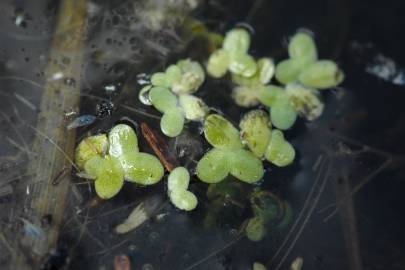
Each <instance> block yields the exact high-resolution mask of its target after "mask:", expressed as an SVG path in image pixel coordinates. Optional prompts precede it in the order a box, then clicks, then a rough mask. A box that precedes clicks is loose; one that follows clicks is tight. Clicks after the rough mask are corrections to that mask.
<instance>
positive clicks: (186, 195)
mask: <svg viewBox="0 0 405 270" xmlns="http://www.w3.org/2000/svg"><path fill="white" fill-rule="evenodd" d="M189 183H190V173H189V172H188V170H187V169H186V168H184V167H177V168H175V169H174V170H173V171H171V172H170V175H169V177H168V179H167V190H168V195H169V198H170V201H171V202H172V203H173V204H174V206H176V207H177V208H179V209H181V210H185V211H191V210H193V209H195V208H196V206H197V203H198V200H197V197H196V196H195V195H194V194H193V193H191V192H190V191H188V190H187V188H188V185H189Z"/></svg>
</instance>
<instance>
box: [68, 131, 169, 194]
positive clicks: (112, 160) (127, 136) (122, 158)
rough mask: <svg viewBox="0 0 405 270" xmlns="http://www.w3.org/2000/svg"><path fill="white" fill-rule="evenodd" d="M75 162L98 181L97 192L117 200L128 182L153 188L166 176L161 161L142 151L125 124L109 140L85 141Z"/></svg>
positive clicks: (133, 132) (97, 136) (109, 135)
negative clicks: (118, 194)
mask: <svg viewBox="0 0 405 270" xmlns="http://www.w3.org/2000/svg"><path fill="white" fill-rule="evenodd" d="M75 160H76V163H77V165H78V167H79V168H80V169H82V170H84V172H85V173H86V175H88V177H89V178H91V179H95V188H96V193H97V195H98V196H99V197H100V198H102V199H109V198H112V197H114V196H115V195H116V194H117V193H118V192H119V191H120V190H121V188H122V186H123V184H124V179H125V180H126V181H128V182H133V183H137V184H140V185H152V184H155V183H157V182H159V181H160V180H161V179H162V177H163V174H164V169H163V166H162V164H161V163H160V161H159V159H157V158H156V157H155V156H153V155H151V154H148V153H142V152H140V151H139V148H138V138H137V136H136V134H135V131H134V130H133V129H132V128H131V127H130V126H128V125H125V124H119V125H116V126H115V127H113V128H112V129H111V131H110V132H109V134H108V137H107V135H106V134H101V135H95V136H90V137H87V138H85V139H83V140H82V141H81V142H80V143H79V145H78V147H77V148H76V157H75Z"/></svg>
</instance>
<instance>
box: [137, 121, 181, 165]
mask: <svg viewBox="0 0 405 270" xmlns="http://www.w3.org/2000/svg"><path fill="white" fill-rule="evenodd" d="M141 131H142V135H143V136H144V137H145V139H146V141H147V142H148V144H149V145H150V147H151V148H152V149H153V151H154V152H155V154H156V155H157V156H158V158H159V159H160V161H161V162H162V163H163V165H164V166H165V168H166V170H168V171H169V172H171V171H172V170H173V169H174V168H176V167H177V166H178V165H179V164H178V161H177V159H176V157H175V156H174V155H172V154H171V153H170V150H169V147H168V146H167V144H166V142H165V141H164V140H163V139H162V137H160V136H159V134H157V132H156V131H154V130H153V129H151V128H150V127H149V126H148V124H146V123H144V122H142V123H141Z"/></svg>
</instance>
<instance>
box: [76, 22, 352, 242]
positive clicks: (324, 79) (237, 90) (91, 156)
mask: <svg viewBox="0 0 405 270" xmlns="http://www.w3.org/2000/svg"><path fill="white" fill-rule="evenodd" d="M218 47H219V46H215V48H218ZM249 47H250V34H249V32H247V31H246V30H245V29H242V28H236V29H233V30H231V31H229V32H228V33H226V35H225V38H224V39H223V43H222V47H221V48H219V49H216V50H215V51H213V53H212V54H211V55H210V57H209V59H208V61H207V66H206V71H207V73H208V74H209V75H210V76H212V77H214V78H221V77H224V76H225V75H226V74H228V73H229V74H230V78H231V79H232V82H233V83H234V84H235V87H234V89H233V93H232V97H233V99H234V100H235V102H236V103H237V104H238V105H240V106H243V107H253V106H256V105H259V104H262V105H264V106H266V107H268V108H269V113H268V112H266V111H264V110H259V109H256V110H252V111H250V112H247V113H246V114H245V115H244V116H243V118H242V119H241V121H240V123H239V130H238V129H237V128H236V127H235V126H234V125H233V124H232V123H231V122H229V121H228V120H227V119H225V118H224V117H223V116H221V115H219V114H208V112H209V109H208V106H207V105H206V104H205V103H204V101H203V100H202V99H201V98H199V97H197V96H195V95H193V94H194V93H195V92H196V91H198V89H199V88H200V87H201V85H202V84H203V83H204V80H205V71H204V69H203V68H202V66H201V65H200V64H199V63H198V62H195V61H192V60H190V59H185V60H180V61H178V62H177V63H176V64H173V65H170V66H168V67H167V68H166V70H165V71H164V72H157V73H155V74H153V75H152V76H151V80H150V84H149V85H147V86H145V87H144V88H142V89H141V91H140V92H139V100H140V101H141V102H142V103H143V104H145V105H149V106H150V105H151V106H153V107H154V108H155V109H157V110H158V111H160V112H161V113H162V114H163V115H162V117H161V120H160V127H161V130H162V132H163V133H164V134H165V135H166V136H169V137H176V136H178V135H179V134H180V133H181V132H182V130H183V127H184V124H185V121H186V120H190V121H201V122H202V123H203V130H204V136H205V139H206V140H207V141H208V143H209V144H210V145H211V146H212V149H211V150H209V151H208V152H207V153H205V155H204V156H203V157H202V158H201V159H200V160H199V161H198V163H197V166H196V175H197V177H198V178H199V179H200V180H201V181H203V182H206V183H209V184H214V183H219V182H221V181H222V180H224V179H225V178H227V177H228V176H229V175H232V176H233V177H235V178H236V179H239V180H240V181H242V182H245V183H249V184H252V183H256V182H258V181H259V180H261V179H262V177H263V175H264V167H263V163H262V160H268V161H269V162H271V163H272V164H274V165H275V166H278V167H284V166H288V165H290V164H291V163H292V162H293V161H294V158H295V150H294V148H293V146H292V145H291V144H290V143H289V142H288V141H287V140H286V139H285V138H284V135H283V132H282V131H281V130H286V129H289V128H291V127H292V126H293V124H294V123H295V121H296V119H297V116H298V115H299V116H301V117H304V118H306V119H307V120H309V121H313V120H315V119H317V118H318V117H319V116H320V115H321V114H322V112H323V108H324V104H323V103H322V101H321V98H320V92H319V89H326V88H331V87H336V86H338V85H339V84H340V83H341V82H342V81H343V79H344V75H343V73H342V71H341V70H340V69H339V68H338V66H337V65H336V63H334V62H333V61H330V60H319V59H318V52H317V48H316V45H315V42H314V39H313V38H312V36H311V35H310V34H308V33H306V32H298V33H297V34H295V35H294V36H293V37H292V38H291V40H290V42H289V45H288V54H289V58H288V59H286V60H283V61H281V62H280V63H278V64H277V65H275V63H274V61H273V60H272V59H271V58H268V57H262V58H259V59H255V58H254V57H253V56H251V55H250V54H249ZM273 77H275V78H276V79H277V81H278V82H279V84H280V85H279V86H278V85H275V84H271V80H272V78H273ZM76 163H77V166H78V167H79V168H80V169H82V170H84V172H85V174H86V175H87V177H89V178H91V179H95V189H96V192H97V194H98V195H99V196H100V197H101V198H103V199H108V198H111V197H113V196H114V195H116V194H117V193H118V192H119V190H120V189H121V188H122V186H123V184H124V180H127V181H129V182H133V183H137V184H141V185H152V184H155V183H157V182H159V181H160V180H161V178H162V177H163V175H164V168H163V166H162V164H161V163H160V161H159V159H157V158H156V157H155V156H153V155H151V154H147V153H142V152H140V151H139V146H138V139H137V136H136V133H135V131H134V130H133V129H132V128H131V127H130V126H128V125H124V124H119V125H116V126H115V127H113V128H112V129H111V131H110V132H109V134H108V136H107V134H101V135H96V136H90V137H88V138H85V139H84V140H82V141H81V142H80V144H79V145H78V146H77V149H76ZM189 182H190V174H189V172H188V170H187V169H186V168H184V167H177V168H176V169H174V170H173V171H172V172H171V173H170V175H169V177H168V196H169V198H170V200H171V202H172V203H173V205H175V206H176V207H177V208H179V209H182V210H186V211H191V210H193V209H195V208H196V206H197V203H198V200H197V198H196V196H195V195H194V194H193V193H192V192H190V191H189V190H188V186H189ZM251 205H252V210H253V213H254V216H253V217H252V218H251V219H250V220H249V222H248V224H247V227H246V234H247V236H248V238H249V239H251V240H253V241H259V240H261V239H262V238H263V237H264V236H265V234H266V230H267V227H268V226H267V225H268V224H270V223H271V222H272V221H273V220H275V219H277V218H278V217H279V216H280V211H279V209H278V208H277V203H276V202H275V201H274V198H273V197H271V196H269V195H268V193H265V192H263V191H257V192H254V193H253V195H252V197H251Z"/></svg>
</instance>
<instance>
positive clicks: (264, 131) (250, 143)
mask: <svg viewBox="0 0 405 270" xmlns="http://www.w3.org/2000/svg"><path fill="white" fill-rule="evenodd" d="M239 128H240V130H241V137H242V139H243V141H244V142H245V143H246V145H247V147H248V148H249V149H250V151H252V153H253V154H254V155H255V156H256V157H258V158H262V157H265V158H266V159H267V160H268V161H270V162H271V163H273V164H274V165H276V166H278V167H284V166H287V165H290V164H291V163H292V162H293V161H294V158H295V150H294V148H293V147H292V145H291V144H290V143H289V142H288V141H286V140H285V139H284V135H283V133H282V132H281V131H280V130H272V129H271V122H270V119H269V117H268V115H267V113H266V112H265V111H262V110H253V111H250V112H248V113H247V114H245V115H244V117H243V118H242V119H241V121H240V123H239Z"/></svg>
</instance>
